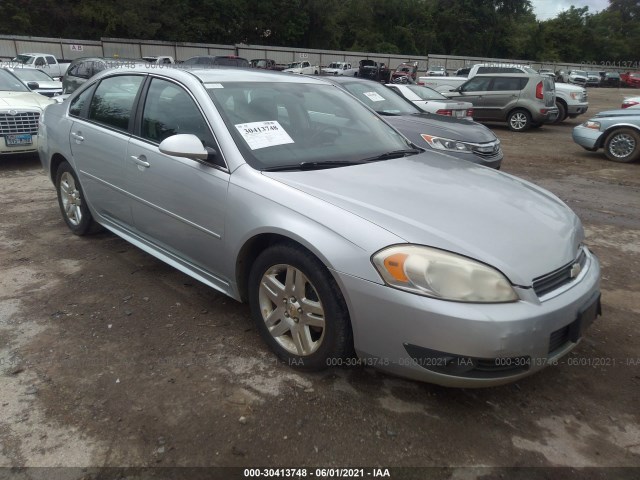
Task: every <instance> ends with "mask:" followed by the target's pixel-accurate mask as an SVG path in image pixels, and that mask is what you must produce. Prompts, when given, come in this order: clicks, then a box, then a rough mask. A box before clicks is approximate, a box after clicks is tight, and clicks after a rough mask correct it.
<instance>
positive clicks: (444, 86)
mask: <svg viewBox="0 0 640 480" xmlns="http://www.w3.org/2000/svg"><path fill="white" fill-rule="evenodd" d="M482 73H484V74H486V73H522V74H527V75H539V74H538V73H537V72H536V71H535V70H533V69H532V68H531V67H528V66H526V65H515V64H514V65H507V64H482V63H479V64H476V65H474V66H473V67H471V68H470V69H469V72H468V74H469V78H472V77H474V76H476V75H478V74H482ZM546 76H547V77H549V78H551V77H550V76H549V75H546ZM465 81H466V80H465V79H464V78H462V77H448V78H441V77H420V78H419V82H418V83H419V84H420V85H425V86H427V87H431V88H433V89H434V90H436V91H439V92H445V93H444V94H445V95H448V94H447V93H446V92H449V91H452V90H455V89H456V88H458V87H459V86H460V85H462V84H463V83H464V82H465ZM555 94H556V107H557V108H558V115H557V116H556V117H555V120H553V121H552V122H550V123H559V122H562V121H564V120H565V119H566V118H567V117H569V118H576V117H577V116H578V115H582V114H583V113H585V112H586V111H587V110H588V109H589V102H588V101H587V98H588V96H587V90H586V89H585V88H584V87H580V86H578V85H569V84H564V83H555ZM514 98H515V97H514Z"/></svg>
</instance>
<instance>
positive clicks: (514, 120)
mask: <svg viewBox="0 0 640 480" xmlns="http://www.w3.org/2000/svg"><path fill="white" fill-rule="evenodd" d="M507 124H508V125H509V130H512V131H514V132H524V131H525V130H528V129H529V128H530V127H531V114H530V113H529V112H527V111H526V110H514V111H513V112H511V113H510V114H509V116H508V117H507Z"/></svg>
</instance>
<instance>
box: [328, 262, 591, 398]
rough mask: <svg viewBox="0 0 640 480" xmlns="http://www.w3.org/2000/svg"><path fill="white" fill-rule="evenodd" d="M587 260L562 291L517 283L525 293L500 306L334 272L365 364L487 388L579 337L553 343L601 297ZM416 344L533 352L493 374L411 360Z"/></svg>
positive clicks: (454, 351) (460, 351) (509, 355)
mask: <svg viewBox="0 0 640 480" xmlns="http://www.w3.org/2000/svg"><path fill="white" fill-rule="evenodd" d="M587 259H588V262H587V264H586V265H585V269H584V270H583V273H582V274H581V275H580V276H579V277H578V278H577V279H576V280H575V281H574V282H572V283H571V284H569V285H568V286H567V288H566V289H564V290H559V291H560V292H561V293H559V294H557V295H555V296H553V295H549V297H551V298H547V297H545V298H544V301H540V300H538V299H537V297H536V296H535V294H533V293H532V291H531V289H522V288H516V290H517V291H518V293H519V295H520V297H521V298H522V299H521V300H520V301H518V302H514V303H503V304H471V303H458V302H449V301H442V300H437V299H433V298H428V297H422V296H418V295H413V294H411V293H407V292H402V291H399V290H396V289H393V288H390V287H387V286H385V285H380V284H377V283H373V282H369V281H366V280H362V279H360V278H356V277H352V276H349V275H346V274H340V273H337V276H338V279H339V281H340V283H341V284H342V286H343V291H344V292H347V297H346V299H347V302H348V305H349V309H350V314H351V322H352V327H353V334H354V345H355V349H356V352H357V353H358V355H359V357H360V358H361V359H362V360H363V363H364V364H365V365H371V366H375V367H376V368H379V369H381V370H383V371H387V372H390V373H393V374H396V375H399V376H403V377H407V378H412V379H415V380H420V381H426V382H430V383H436V384H439V385H444V386H451V387H488V386H494V385H501V384H504V383H509V382H512V381H515V380H517V379H519V378H522V377H525V376H528V375H531V374H532V373H535V372H537V371H539V370H541V369H542V368H544V367H545V366H546V365H548V364H550V363H553V362H554V361H555V360H557V359H558V358H560V357H561V356H563V355H565V354H567V353H568V352H569V351H571V350H572V349H573V348H574V347H575V346H576V345H577V344H578V343H579V339H575V338H574V340H575V341H571V340H569V339H568V337H567V341H566V342H564V343H563V342H560V343H557V344H555V345H554V347H553V348H551V347H550V343H553V342H554V340H553V339H554V338H557V333H558V332H562V331H563V330H567V331H568V330H569V326H570V325H572V324H574V322H575V321H576V319H577V318H578V315H579V312H580V311H581V309H583V308H584V307H585V305H587V304H589V303H590V302H591V303H593V299H594V298H599V297H598V295H599V283H600V266H599V263H598V260H597V259H596V257H595V256H594V255H592V254H590V253H588V255H587ZM553 335H556V337H554V336H553ZM416 348H418V349H422V351H424V350H425V349H428V350H430V351H435V352H446V353H447V354H448V355H452V356H457V357H472V358H477V359H498V360H499V359H516V358H523V357H528V358H529V359H530V364H529V365H528V366H527V368H526V370H524V371H523V370H522V369H520V370H518V369H511V370H509V371H505V373H504V374H501V373H500V372H498V373H497V375H496V374H495V373H494V374H493V375H492V376H491V378H479V377H478V376H477V375H472V374H469V376H465V375H464V374H463V375H459V374H457V375H448V374H443V373H438V372H436V371H434V369H433V368H431V369H430V368H429V367H431V365H424V364H423V365H421V364H420V362H418V361H416V360H414V358H415V357H416V355H419V354H416V353H415V350H416ZM550 350H551V351H550ZM410 352H412V353H413V355H412V354H411V353H410ZM510 361H511V360H510ZM513 361H515V360H513Z"/></svg>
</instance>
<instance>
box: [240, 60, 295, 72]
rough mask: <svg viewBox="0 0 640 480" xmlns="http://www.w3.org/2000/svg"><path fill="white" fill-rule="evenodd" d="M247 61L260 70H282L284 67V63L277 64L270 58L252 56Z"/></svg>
mask: <svg viewBox="0 0 640 480" xmlns="http://www.w3.org/2000/svg"><path fill="white" fill-rule="evenodd" d="M249 63H250V64H251V67H252V68H260V69H262V70H276V71H282V70H284V69H285V68H286V67H285V66H284V65H279V64H277V63H276V61H275V60H272V59H271V58H254V59H253V60H251V61H250V62H249Z"/></svg>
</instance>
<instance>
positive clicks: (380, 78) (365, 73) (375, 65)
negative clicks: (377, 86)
mask: <svg viewBox="0 0 640 480" xmlns="http://www.w3.org/2000/svg"><path fill="white" fill-rule="evenodd" d="M358 76H359V77H362V78H368V79H369V80H375V81H377V82H384V83H389V82H390V81H391V71H390V70H389V68H387V66H386V65H385V64H384V63H380V62H376V61H375V60H369V59H366V60H360V62H359V68H358Z"/></svg>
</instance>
